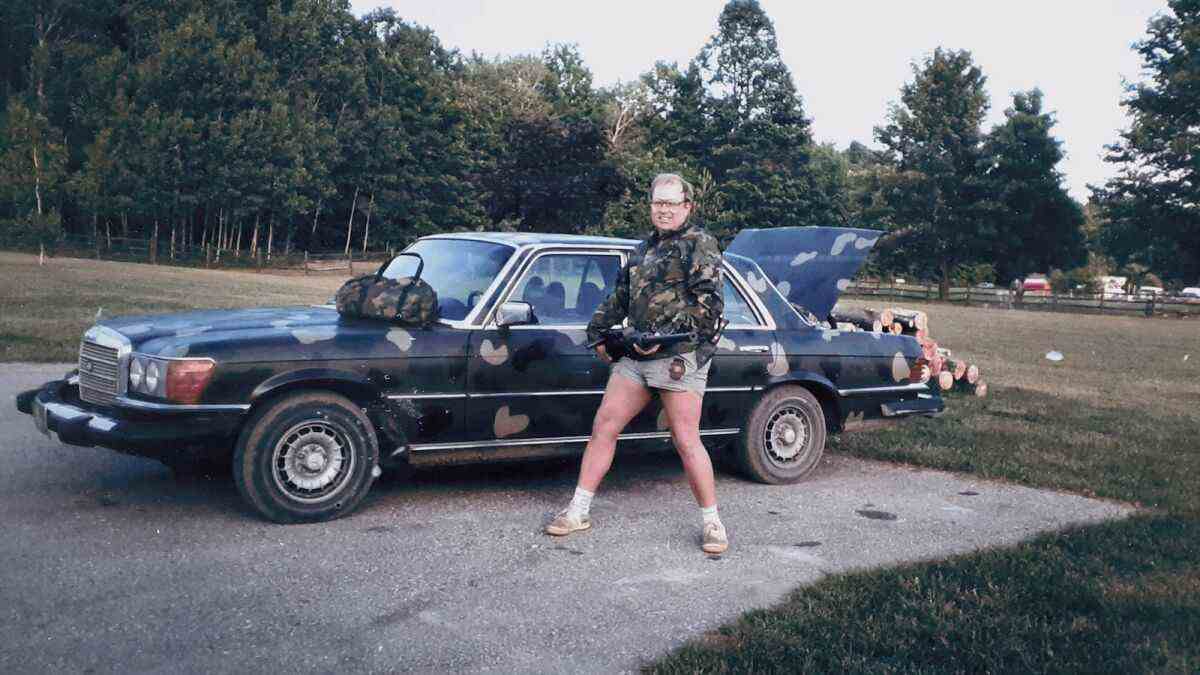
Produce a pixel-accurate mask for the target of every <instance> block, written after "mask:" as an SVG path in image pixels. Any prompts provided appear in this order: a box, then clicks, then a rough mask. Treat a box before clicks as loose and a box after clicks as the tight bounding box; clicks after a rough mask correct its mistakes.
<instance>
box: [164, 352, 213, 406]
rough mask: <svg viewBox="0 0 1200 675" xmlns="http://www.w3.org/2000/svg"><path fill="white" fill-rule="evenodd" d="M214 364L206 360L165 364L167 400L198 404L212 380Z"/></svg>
mask: <svg viewBox="0 0 1200 675" xmlns="http://www.w3.org/2000/svg"><path fill="white" fill-rule="evenodd" d="M214 368H216V364H215V363H214V362H212V361H209V360H207V359H187V360H182V361H168V362H167V390H166V394H167V400H168V401H172V402H174V403H199V402H200V396H201V395H202V394H203V393H204V388H205V387H207V386H208V381H209V380H210V379H211V378H212V374H213V369H214Z"/></svg>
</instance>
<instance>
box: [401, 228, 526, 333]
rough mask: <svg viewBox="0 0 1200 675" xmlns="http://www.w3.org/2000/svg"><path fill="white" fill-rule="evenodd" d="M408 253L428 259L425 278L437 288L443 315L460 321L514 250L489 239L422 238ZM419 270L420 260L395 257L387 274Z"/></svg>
mask: <svg viewBox="0 0 1200 675" xmlns="http://www.w3.org/2000/svg"><path fill="white" fill-rule="evenodd" d="M404 252H405V253H418V254H420V256H421V258H422V259H423V260H424V261H425V267H424V269H422V270H421V279H422V280H424V281H425V283H427V284H429V285H430V286H432V287H433V290H435V291H437V296H438V316H439V318H442V319H447V320H449V321H458V320H460V319H464V318H466V316H467V314H468V313H470V311H471V308H473V307H474V306H475V303H477V302H479V299H480V298H481V297H483V292H484V291H486V290H487V288H488V286H490V285H491V284H492V280H493V279H495V278H496V273H498V272H499V271H500V268H502V267H504V263H506V262H508V259H509V257H510V256H512V254H513V249H512V248H511V247H509V246H504V245H502V244H492V243H489V242H485V241H468V240H464V239H422V240H421V241H418V242H417V243H415V244H413V245H412V246H409V247H408V248H406V249H404ZM416 271H417V259H416V258H414V257H413V256H408V255H405V256H400V257H398V258H396V259H395V260H393V261H392V262H391V264H389V265H388V267H387V269H386V270H384V271H383V276H385V277H387V278H389V279H399V278H400V277H409V276H412V275H413V274H415V273H416Z"/></svg>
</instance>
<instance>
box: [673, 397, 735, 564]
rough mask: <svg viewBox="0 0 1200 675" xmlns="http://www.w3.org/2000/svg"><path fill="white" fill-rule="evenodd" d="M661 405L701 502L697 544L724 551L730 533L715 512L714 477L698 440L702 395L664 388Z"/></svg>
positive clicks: (689, 480) (694, 493)
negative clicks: (701, 524) (699, 540)
mask: <svg viewBox="0 0 1200 675" xmlns="http://www.w3.org/2000/svg"><path fill="white" fill-rule="evenodd" d="M661 396H662V402H663V408H664V409H666V411H667V419H668V420H669V421H670V423H671V440H673V441H674V442H675V451H676V452H678V453H679V458H680V459H682V460H683V470H684V472H685V473H687V477H688V483H689V484H691V486H692V494H693V495H694V496H695V497H696V502H697V503H698V504H700V518H701V522H702V523H703V527H702V529H701V545H700V548H701V549H702V550H703V551H704V552H705V553H724V552H725V551H726V550H727V549H728V548H729V536H728V535H727V534H726V532H725V525H723V524H722V523H721V517H720V515H718V513H717V485H716V480H715V479H714V478H713V468H712V460H711V459H709V457H708V450H706V449H705V448H704V443H702V442H701V441H700V409H701V403H702V402H703V401H704V398H703V397H702V396H701V395H700V394H696V393H694V392H690V391H664V392H662V393H661Z"/></svg>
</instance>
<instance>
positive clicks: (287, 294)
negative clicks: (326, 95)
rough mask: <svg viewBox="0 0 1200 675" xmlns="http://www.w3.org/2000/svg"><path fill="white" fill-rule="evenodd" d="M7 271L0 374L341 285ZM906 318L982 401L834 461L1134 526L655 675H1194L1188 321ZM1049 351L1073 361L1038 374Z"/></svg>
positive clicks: (755, 621)
mask: <svg viewBox="0 0 1200 675" xmlns="http://www.w3.org/2000/svg"><path fill="white" fill-rule="evenodd" d="M0 270H3V272H2V273H0V360H3V361H71V360H73V359H74V358H75V351H76V349H77V345H78V341H79V336H80V334H81V333H82V331H83V330H84V329H85V328H86V327H87V326H88V325H90V324H91V322H92V320H93V319H94V317H95V314H96V310H97V308H98V307H103V308H104V313H105V314H110V315H114V314H121V313H136V312H149V311H170V310H179V309H186V308H192V307H230V306H248V305H269V304H291V303H308V302H318V301H323V300H325V299H327V298H328V297H330V295H332V293H333V291H334V290H335V289H336V288H337V286H338V285H339V283H340V282H341V280H342V279H341V278H340V277H320V278H318V277H307V278H306V277H303V276H297V277H275V276H269V275H265V274H264V275H256V274H252V273H233V272H206V271H202V270H187V269H175V268H157V267H152V266H148V265H131V264H118V263H106V262H96V261H90V260H52V261H50V262H49V263H48V264H47V266H46V267H44V268H39V267H38V266H37V264H36V259H34V258H32V257H30V256H25V255H18V254H8V253H0ZM850 304H859V305H863V304H867V303H863V302H851V303H850ZM911 306H912V307H914V308H919V309H924V310H925V311H927V312H928V313H929V315H930V326H931V332H932V334H933V336H934V337H935V338H937V339H938V340H939V342H941V344H942V345H943V346H946V347H949V348H950V349H952V350H953V351H954V353H955V355H957V356H961V357H965V358H966V359H968V360H970V361H972V362H974V363H977V364H979V365H980V367H981V368H982V371H983V374H984V378H985V379H986V380H987V381H988V382H989V384H990V386H991V390H990V396H989V397H988V398H986V399H975V398H969V397H963V396H955V397H952V398H950V400H949V402H948V408H949V411H948V413H947V414H946V415H944V416H942V417H940V418H937V419H920V420H911V421H910V422H909V423H906V424H903V425H900V426H898V427H894V428H890V429H880V430H874V431H864V432H858V433H852V434H846V435H844V436H840V437H836V438H833V439H832V440H831V451H833V452H837V453H845V454H849V455H855V456H860V457H868V458H874V459H884V460H889V461H896V462H904V463H909V464H916V465H921V466H928V467H935V468H941V469H950V470H954V471H962V472H967V473H971V474H975V475H978V476H983V477H988V478H998V479H1004V480H1011V481H1015V482H1020V483H1023V484H1027V485H1034V486H1038V487H1046V488H1055V489H1063V490H1070V491H1073V492H1078V493H1083V494H1088V495H1094V496H1097V497H1104V498H1112V499H1121V500H1126V501H1131V502H1136V503H1138V504H1140V505H1142V506H1143V507H1145V508H1146V512H1145V513H1144V515H1141V516H1137V517H1134V518H1131V519H1129V520H1127V521H1123V522H1117V523H1110V524H1106V525H1101V526H1095V527H1088V528H1083V529H1078V530H1074V531H1071V532H1067V533H1063V534H1056V535H1049V536H1044V537H1041V538H1039V539H1036V540H1033V541H1030V542H1028V543H1026V544H1024V545H1021V546H1018V547H1016V548H1010V549H1001V550H994V551H986V552H982V553H977V554H973V555H968V556H962V557H957V558H953V559H950V560H946V561H938V562H930V563H923V564H914V565H908V566H904V567H900V568H891V569H884V570H876V571H871V572H864V573H857V574H849V575H840V576H836V577H831V578H828V579H826V580H824V581H822V582H820V583H818V584H816V585H813V586H809V587H805V588H800V589H797V590H796V591H794V592H793V593H792V595H791V596H790V597H789V598H788V599H787V600H786V601H785V602H784V603H782V604H781V605H779V606H777V607H775V608H772V609H769V610H763V611H757V612H752V613H749V614H747V615H745V616H744V617H743V618H742V619H741V620H740V621H738V622H736V623H734V624H731V625H728V626H725V627H723V628H721V629H720V630H718V631H714V632H713V633H711V634H708V635H705V636H703V637H701V638H699V639H697V640H695V641H694V642H692V643H691V644H689V645H687V646H685V647H684V648H682V649H680V650H678V651H677V652H676V653H674V654H672V655H670V656H668V657H666V658H664V659H662V660H661V661H659V662H658V663H656V664H653V665H651V666H649V668H648V669H649V670H652V671H656V672H664V673H676V672H688V673H691V672H751V671H753V672H841V671H851V672H878V673H893V672H896V673H899V672H904V673H908V672H986V671H992V672H1009V671H1020V672H1030V671H1032V672H1080V671H1082V672H1114V673H1115V672H1120V673H1129V672H1181V673H1182V672H1189V673H1190V672H1197V671H1200V322H1196V321H1186V320H1171V319H1153V320H1150V319H1140V318H1113V317H1102V316H1088V315H1068V314H1051V313H1045V312H1020V311H1007V310H998V309H992V310H988V309H978V308H966V307H959V306H951V305H936V304H933V305H920V304H914V305H911ZM1052 349H1053V350H1057V351H1059V352H1062V353H1063V355H1064V357H1065V358H1064V359H1063V360H1062V361H1058V362H1051V361H1048V360H1047V359H1046V358H1045V354H1046V352H1048V351H1050V350H1052ZM796 489H803V484H801V485H799V486H797V488H796ZM734 536H735V537H736V533H734ZM736 545H737V542H736V539H735V540H734V546H735V547H736ZM735 554H736V551H735Z"/></svg>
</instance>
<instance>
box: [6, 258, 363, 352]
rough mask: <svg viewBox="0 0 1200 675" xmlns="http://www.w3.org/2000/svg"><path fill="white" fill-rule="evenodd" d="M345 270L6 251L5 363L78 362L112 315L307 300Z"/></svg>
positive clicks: (319, 298) (326, 292) (322, 294)
mask: <svg viewBox="0 0 1200 675" xmlns="http://www.w3.org/2000/svg"><path fill="white" fill-rule="evenodd" d="M344 280H345V277H344V276H340V275H338V276H304V275H302V274H300V275H295V276H281V275H272V274H266V273H264V274H255V273H253V272H225V271H215V270H213V271H209V270H197V269H189V268H184V267H166V266H162V267H159V266H155V265H140V264H135V263H117V262H108V261H103V260H85V259H79V258H49V259H47V261H46V265H45V266H44V267H40V266H38V264H37V256H31V255H26V254H23V253H9V252H4V251H0V361H35V362H63V361H74V360H75V359H76V358H77V357H78V353H79V338H80V336H82V335H83V331H85V330H87V328H88V327H89V326H91V325H92V324H93V323H94V322H95V320H96V313H97V312H98V311H102V312H103V314H104V315H106V316H118V315H122V314H148V313H154V312H176V311H181V310H186V309H196V308H210V307H211V308H216V307H252V306H266V305H303V304H311V303H314V302H325V301H326V300H328V299H329V298H331V297H333V294H334V292H335V291H337V289H338V286H340V285H341V283H342V281H344Z"/></svg>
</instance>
